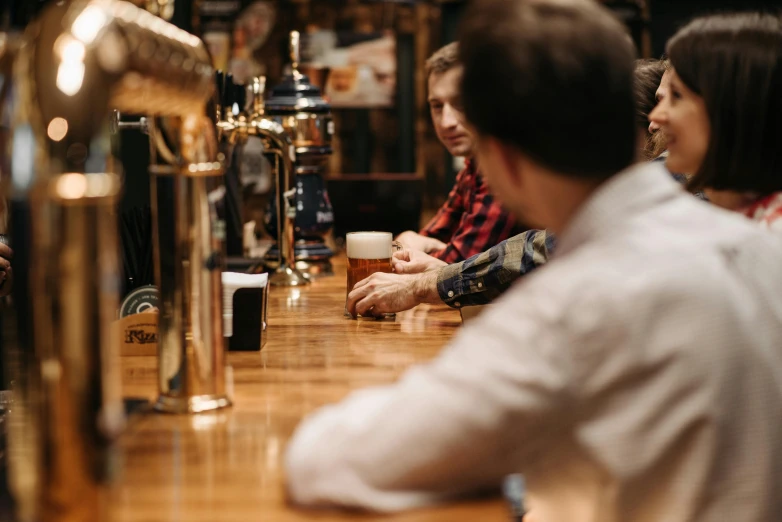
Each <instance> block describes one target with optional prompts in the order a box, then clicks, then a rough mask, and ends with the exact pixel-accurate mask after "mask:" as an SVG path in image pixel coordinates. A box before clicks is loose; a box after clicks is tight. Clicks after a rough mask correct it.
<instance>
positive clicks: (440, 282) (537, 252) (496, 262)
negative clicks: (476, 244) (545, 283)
mask: <svg viewBox="0 0 782 522" xmlns="http://www.w3.org/2000/svg"><path fill="white" fill-rule="evenodd" d="M554 245H555V238H554V235H553V234H551V233H549V232H546V231H545V230H528V231H527V232H524V233H522V234H519V235H517V236H513V237H512V238H510V239H506V240H505V241H503V242H502V243H500V244H499V245H497V246H494V247H492V248H490V249H489V250H487V251H485V252H481V253H480V254H477V255H474V256H473V257H471V258H469V259H467V260H465V261H462V262H461V263H455V264H452V265H448V266H446V267H444V268H442V269H440V273H439V275H438V278H437V291H438V293H439V294H440V298H441V299H442V300H443V302H444V303H446V304H447V305H448V306H451V307H454V308H461V307H463V306H473V305H484V304H488V303H490V302H491V301H493V300H494V299H496V298H497V297H499V296H500V295H501V294H502V293H503V292H505V290H507V289H508V288H510V286H511V285H512V284H513V282H514V281H515V280H516V279H518V278H519V277H521V276H523V275H524V274H526V273H528V272H531V271H532V270H534V269H535V268H537V267H538V266H540V265H542V264H544V263H545V262H546V260H547V259H548V257H549V255H550V253H551V252H552V251H553V250H554Z"/></svg>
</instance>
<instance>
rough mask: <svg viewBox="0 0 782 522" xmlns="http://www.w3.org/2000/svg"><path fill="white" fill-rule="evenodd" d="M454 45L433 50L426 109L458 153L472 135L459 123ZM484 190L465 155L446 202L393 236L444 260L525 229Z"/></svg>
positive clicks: (466, 150) (466, 152) (469, 147)
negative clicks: (420, 223)
mask: <svg viewBox="0 0 782 522" xmlns="http://www.w3.org/2000/svg"><path fill="white" fill-rule="evenodd" d="M458 54H459V47H458V44H457V43H452V44H449V45H447V46H445V47H443V48H442V49H440V50H439V51H437V52H436V53H435V54H434V55H432V57H431V58H429V60H428V61H427V62H426V72H427V75H428V77H429V108H430V111H431V114H432V122H433V123H434V128H435V132H436V133H437V137H438V138H439V139H440V142H442V144H443V145H444V146H445V148H447V149H448V151H449V152H450V153H451V154H452V155H454V156H457V157H467V158H469V156H470V155H471V154H472V151H473V145H474V144H473V138H472V136H470V134H469V133H468V132H467V130H466V129H465V128H464V126H463V123H462V122H463V116H462V114H461V108H460V104H459V102H458V98H459V80H460V78H461V65H460V63H459V57H458ZM525 230H526V228H525V227H522V226H519V225H517V224H516V221H515V219H514V218H513V217H512V216H511V215H510V214H508V212H506V211H505V210H504V209H503V208H502V206H501V205H500V203H499V202H498V201H497V200H496V199H495V198H494V196H493V195H492V194H490V193H489V187H488V185H487V184H486V181H485V180H484V179H483V176H481V174H480V171H479V170H478V168H477V165H476V163H475V161H474V160H473V159H467V161H466V164H465V167H464V169H463V170H462V171H461V172H460V173H459V175H458V176H457V177H456V184H455V185H454V188H453V190H451V193H450V194H449V195H448V201H446V202H445V204H444V205H443V206H442V208H440V210H439V211H438V212H437V214H436V215H435V216H434V218H433V219H432V220H431V221H430V222H429V224H428V225H426V226H425V227H424V228H423V230H421V231H420V232H418V233H416V232H413V231H412V230H410V231H407V232H403V233H402V234H400V235H399V237H398V238H397V240H398V241H399V242H400V243H402V244H403V245H405V246H406V247H407V248H409V249H412V250H420V251H422V252H426V253H428V254H429V255H431V256H433V257H435V258H437V259H440V260H442V261H444V262H446V263H456V262H459V261H462V260H465V259H467V258H469V257H471V256H473V255H475V254H478V253H480V252H483V251H484V250H487V249H488V248H490V247H493V246H494V245H496V244H498V243H499V242H501V241H503V240H505V239H508V238H509V237H511V236H514V235H516V234H519V233H521V232H523V231H525Z"/></svg>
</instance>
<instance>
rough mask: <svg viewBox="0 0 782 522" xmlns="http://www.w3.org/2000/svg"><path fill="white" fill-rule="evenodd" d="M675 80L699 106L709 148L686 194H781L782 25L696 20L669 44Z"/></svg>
mask: <svg viewBox="0 0 782 522" xmlns="http://www.w3.org/2000/svg"><path fill="white" fill-rule="evenodd" d="M667 54H668V56H669V58H670V60H671V64H672V65H673V69H674V70H675V71H676V75H677V76H678V77H679V78H680V79H681V80H682V82H684V84H685V85H686V86H687V87H689V88H690V90H692V91H693V92H695V93H696V94H698V95H699V96H701V97H702V98H703V101H704V103H705V105H706V112H707V113H708V116H709V123H710V126H711V133H710V134H711V137H710V140H709V148H708V150H707V152H706V157H705V159H704V162H703V164H702V165H701V168H700V170H699V171H698V172H697V173H696V174H695V176H694V177H693V178H692V180H691V183H690V185H691V188H693V189H702V188H714V189H718V190H734V191H740V192H758V193H761V194H770V193H772V192H777V191H779V190H782V20H781V19H780V18H779V17H778V16H774V15H765V14H759V13H743V14H732V15H714V16H707V17H703V18H697V19H695V20H693V21H692V22H690V23H689V24H688V25H686V26H685V27H684V28H682V29H681V30H680V31H679V32H678V33H676V35H675V36H674V37H673V38H671V40H670V41H669V42H668V49H667Z"/></svg>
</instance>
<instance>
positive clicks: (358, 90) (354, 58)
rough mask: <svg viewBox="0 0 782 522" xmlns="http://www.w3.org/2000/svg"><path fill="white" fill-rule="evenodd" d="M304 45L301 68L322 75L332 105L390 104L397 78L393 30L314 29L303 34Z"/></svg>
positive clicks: (345, 106) (338, 106)
mask: <svg viewBox="0 0 782 522" xmlns="http://www.w3.org/2000/svg"><path fill="white" fill-rule="evenodd" d="M304 46H305V48H304V49H303V52H302V57H303V59H304V60H305V63H304V67H303V69H304V71H305V72H308V73H309V74H310V75H311V76H318V77H321V78H323V79H324V80H323V81H324V82H325V93H326V96H327V97H328V99H329V101H330V102H331V105H332V107H336V108H340V107H341V108H372V107H393V105H394V99H395V96H396V79H397V60H396V38H395V36H394V34H393V33H391V32H382V33H370V34H364V33H348V32H335V31H330V30H316V31H312V32H310V33H308V34H307V35H306V36H305V38H304Z"/></svg>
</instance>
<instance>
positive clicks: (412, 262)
mask: <svg viewBox="0 0 782 522" xmlns="http://www.w3.org/2000/svg"><path fill="white" fill-rule="evenodd" d="M447 264H448V263H446V262H445V261H441V260H439V259H437V258H436V257H432V256H430V255H429V254H425V253H424V252H421V251H419V250H411V249H409V248H405V249H404V250H401V251H399V252H394V257H393V258H392V259H391V266H392V267H393V268H394V272H396V273H397V274H420V273H421V272H427V271H429V270H436V269H438V268H442V267H444V266H446V265H447Z"/></svg>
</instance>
